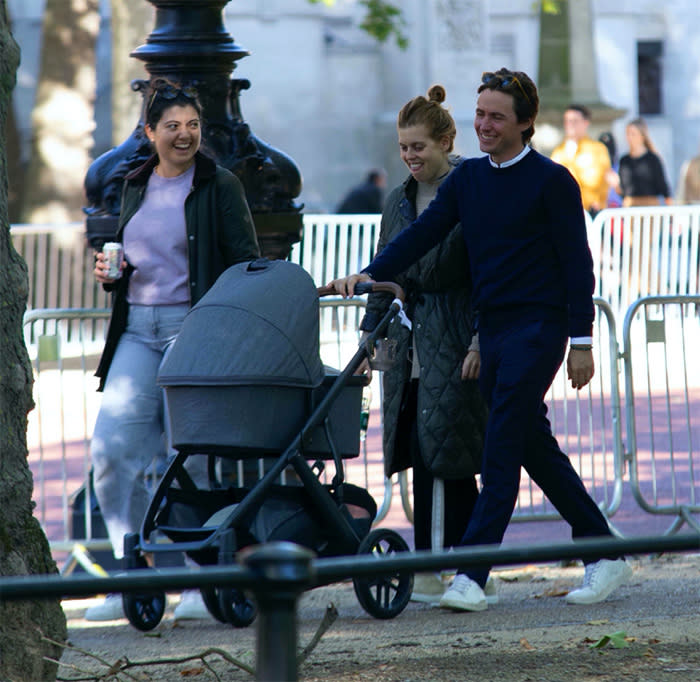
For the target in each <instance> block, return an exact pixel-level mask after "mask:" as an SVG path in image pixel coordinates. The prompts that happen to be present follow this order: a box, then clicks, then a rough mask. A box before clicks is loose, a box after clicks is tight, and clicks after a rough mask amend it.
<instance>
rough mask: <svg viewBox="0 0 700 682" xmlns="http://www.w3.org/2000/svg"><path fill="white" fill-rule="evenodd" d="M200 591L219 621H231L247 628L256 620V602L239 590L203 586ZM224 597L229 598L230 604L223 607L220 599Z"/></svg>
mask: <svg viewBox="0 0 700 682" xmlns="http://www.w3.org/2000/svg"><path fill="white" fill-rule="evenodd" d="M200 591H201V592H202V600H203V601H204V604H205V605H206V607H207V610H208V611H209V613H211V615H212V616H213V617H214V618H216V620H218V621H219V623H231V625H233V626H234V627H237V628H246V627H248V626H249V625H250V624H251V623H252V622H253V621H254V620H255V616H256V615H257V609H256V608H255V604H254V603H253V602H252V601H250V599H246V597H245V595H244V594H243V593H242V592H240V591H239V590H233V589H231V588H225V589H223V590H222V589H218V590H217V589H215V588H213V587H202V588H201V590H200ZM224 593H226V594H224ZM224 598H225V599H227V601H228V605H227V607H226V608H225V609H222V608H221V602H220V600H221V599H224Z"/></svg>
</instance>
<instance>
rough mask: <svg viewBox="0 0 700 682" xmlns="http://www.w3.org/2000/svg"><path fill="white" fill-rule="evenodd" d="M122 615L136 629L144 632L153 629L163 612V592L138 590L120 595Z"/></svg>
mask: <svg viewBox="0 0 700 682" xmlns="http://www.w3.org/2000/svg"><path fill="white" fill-rule="evenodd" d="M122 606H123V607H124V615H125V616H126V617H127V618H128V619H129V622H130V623H131V624H132V625H133V626H134V627H135V628H136V629H137V630H142V631H144V632H148V630H153V628H154V627H156V625H158V623H160V621H161V620H162V619H163V613H165V592H148V593H146V592H143V593H141V592H139V593H135V594H125V595H124V596H123V597H122Z"/></svg>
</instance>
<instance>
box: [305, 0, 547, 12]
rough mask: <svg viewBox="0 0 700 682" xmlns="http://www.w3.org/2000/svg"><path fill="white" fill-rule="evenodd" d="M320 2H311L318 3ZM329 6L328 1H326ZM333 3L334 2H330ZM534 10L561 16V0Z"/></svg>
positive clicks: (535, 6) (538, 0)
mask: <svg viewBox="0 0 700 682" xmlns="http://www.w3.org/2000/svg"><path fill="white" fill-rule="evenodd" d="M317 1H318V0H311V2H317ZM324 2H326V4H328V0H324ZM330 2H333V0H330ZM532 9H533V10H535V11H538V12H539V11H542V12H543V13H544V14H559V13H560V12H561V0H536V2H533V3H532Z"/></svg>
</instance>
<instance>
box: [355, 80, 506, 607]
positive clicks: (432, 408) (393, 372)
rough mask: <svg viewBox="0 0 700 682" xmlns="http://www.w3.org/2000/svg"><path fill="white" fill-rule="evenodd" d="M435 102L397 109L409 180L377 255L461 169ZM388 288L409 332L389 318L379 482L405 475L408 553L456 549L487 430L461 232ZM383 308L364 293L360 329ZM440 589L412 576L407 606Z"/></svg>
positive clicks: (385, 218) (430, 599)
mask: <svg viewBox="0 0 700 682" xmlns="http://www.w3.org/2000/svg"><path fill="white" fill-rule="evenodd" d="M444 101H445V88H444V87H442V86H441V85H433V86H432V87H431V88H430V89H429V90H428V93H427V96H426V97H424V96H422V95H419V96H418V97H414V98H413V99H411V100H410V101H408V102H407V103H406V104H405V105H404V106H403V107H402V108H401V110H400V111H399V114H398V119H397V132H398V143H399V154H400V156H401V160H402V161H403V162H404V163H405V164H406V167H407V168H408V171H409V176H408V177H407V178H406V180H404V181H403V182H402V183H401V184H400V185H399V186H398V187H396V188H395V189H394V190H393V191H392V192H391V193H390V194H389V196H388V198H387V201H386V204H385V206H384V212H383V214H382V221H381V231H380V236H379V242H378V245H377V250H378V252H379V251H381V250H382V249H383V248H384V246H385V245H386V244H388V243H389V242H390V241H391V240H392V239H393V238H394V237H395V236H396V235H397V234H398V233H399V232H401V230H403V229H404V228H405V227H407V226H408V225H410V224H411V222H412V221H413V220H414V219H415V218H416V216H418V215H419V214H420V213H421V212H422V211H423V209H425V207H426V206H427V205H428V204H429V203H430V201H431V200H432V199H433V197H434V196H435V194H436V193H437V190H438V187H439V186H440V184H441V183H442V182H443V181H444V179H445V178H446V177H447V176H448V175H449V174H450V172H451V171H452V169H453V168H455V167H456V166H457V165H459V163H460V162H461V158H460V157H459V156H455V155H453V154H451V152H452V150H453V148H454V140H455V136H456V134H457V128H456V126H455V122H454V119H453V118H452V116H451V115H450V113H449V112H448V111H447V109H446V108H445V107H444V106H443V102H444ZM396 281H397V282H398V283H399V284H400V285H401V286H402V287H403V289H404V290H405V292H406V307H407V312H408V316H409V318H410V319H411V320H412V322H413V330H412V331H409V330H407V329H406V327H404V326H402V325H401V323H400V322H399V321H398V320H394V322H392V323H391V325H390V327H389V331H388V333H387V336H388V337H389V338H390V339H393V340H395V342H396V344H397V353H396V356H397V362H396V364H395V365H394V366H393V367H392V368H391V369H390V370H388V371H386V372H384V375H383V377H382V381H383V389H384V392H383V405H382V408H383V418H384V421H383V424H384V432H383V441H384V443H383V444H384V469H385V473H386V475H387V477H390V476H391V475H392V474H395V473H397V472H399V471H403V470H405V469H408V468H412V469H413V516H414V518H413V525H414V533H415V548H416V550H427V549H430V548H431V547H432V548H433V549H435V550H438V549H442V548H443V547H451V546H454V545H457V544H459V541H460V540H461V539H462V535H463V534H464V530H465V529H466V526H467V523H468V522H469V518H470V516H471V512H472V509H473V507H474V503H475V501H476V498H477V494H478V489H477V484H476V480H475V474H476V473H477V472H479V471H480V468H481V450H482V445H483V434H484V428H485V424H486V407H485V404H484V401H483V399H482V397H481V394H480V392H479V387H478V384H477V381H476V379H477V377H478V374H479V365H480V356H479V349H478V340H477V339H476V338H475V340H474V342H472V337H473V336H474V325H473V319H472V311H471V306H470V298H471V284H470V278H469V267H468V263H467V254H466V247H465V244H464V239H463V238H462V234H461V228H460V226H459V225H458V224H457V225H455V227H454V229H453V230H452V232H451V234H450V236H449V237H448V238H447V239H445V240H444V241H443V242H441V243H440V244H438V245H437V246H436V247H435V248H433V249H432V250H431V251H429V252H428V253H427V254H426V255H425V256H423V257H422V258H421V259H420V260H419V261H418V262H416V263H415V264H414V265H412V266H411V267H410V268H408V269H407V270H406V271H404V272H403V273H402V274H401V275H400V276H399V277H397V279H396ZM390 303H391V300H390V297H389V296H387V295H386V294H379V293H377V294H371V295H370V296H369V299H368V301H367V311H366V315H365V317H364V319H363V321H362V324H361V329H362V330H364V331H366V332H369V331H372V330H373V329H374V328H375V326H376V324H377V323H378V321H379V320H380V319H381V318H382V316H383V315H384V313H385V311H386V310H387V308H388V307H389V305H390ZM465 358H466V359H465ZM463 361H464V368H463ZM462 374H464V376H466V377H468V378H467V379H462V376H461V375H462ZM488 587H489V590H487V592H489V593H491V596H492V597H493V593H492V590H491V589H490V588H491V585H489V586H488ZM443 592H444V586H443V582H442V579H441V576H440V574H435V573H418V574H416V578H415V585H414V590H413V597H412V598H413V599H414V601H421V602H426V603H431V604H437V603H438V602H439V600H440V597H441V596H442V594H443Z"/></svg>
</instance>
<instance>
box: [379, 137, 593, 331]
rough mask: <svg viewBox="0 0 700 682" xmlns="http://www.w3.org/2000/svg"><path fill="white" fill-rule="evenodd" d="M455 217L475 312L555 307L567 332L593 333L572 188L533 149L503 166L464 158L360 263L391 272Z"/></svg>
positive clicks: (564, 174)
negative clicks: (565, 319)
mask: <svg viewBox="0 0 700 682" xmlns="http://www.w3.org/2000/svg"><path fill="white" fill-rule="evenodd" d="M458 222H459V223H461V224H462V230H463V233H464V240H465V242H466V245H467V250H468V253H469V264H470V268H471V277H472V284H473V294H472V296H473V302H474V307H475V309H476V310H479V311H506V310H508V309H513V310H514V311H515V310H517V309H518V308H520V307H522V306H528V307H532V308H534V309H536V308H538V307H542V308H543V309H546V308H552V307H553V308H559V309H562V310H566V311H567V312H568V316H569V335H570V336H592V329H593V318H594V307H593V288H594V284H595V278H594V275H593V260H592V258H591V252H590V249H589V248H588V240H587V237H586V224H585V219H584V213H583V207H582V204H581V193H580V191H579V187H578V185H577V183H576V181H575V180H574V178H573V177H572V176H571V174H570V173H569V171H568V170H566V168H564V167H563V166H561V165H559V164H557V163H554V162H553V161H551V160H550V159H548V158H546V157H544V156H542V155H541V154H539V153H537V152H536V151H534V150H530V152H528V154H526V155H525V157H524V158H523V159H521V160H520V161H518V162H517V163H515V164H513V165H512V166H508V167H506V168H495V167H493V166H492V165H491V163H490V161H489V158H488V157H487V156H484V157H482V158H478V159H466V160H465V161H463V162H462V163H461V164H460V165H459V166H458V167H457V168H455V169H454V170H453V171H452V173H450V175H449V176H448V177H447V179H446V180H445V181H444V182H443V183H442V185H441V186H440V189H439V190H438V193H437V196H436V197H435V199H434V200H433V201H432V202H431V203H430V205H429V206H428V208H426V209H425V210H424V211H423V213H421V215H420V216H419V217H418V219H417V220H415V221H414V222H413V223H412V224H411V225H410V226H408V227H407V228H406V229H405V230H403V231H402V232H401V233H400V234H399V235H398V236H397V237H395V238H394V239H393V240H392V241H391V242H390V243H389V244H387V246H386V247H385V248H384V249H383V250H382V252H381V253H380V254H379V255H378V256H377V257H376V258H375V259H374V260H373V261H372V263H371V264H370V265H369V266H368V267H367V268H366V269H365V271H366V272H368V273H371V276H372V278H373V279H375V280H376V281H386V280H391V279H393V278H394V277H395V276H396V275H397V274H398V273H400V272H402V271H403V270H405V269H406V268H407V267H408V266H409V265H411V263H413V262H415V261H416V260H418V258H420V257H421V256H422V255H423V254H425V253H426V252H427V251H428V250H429V249H431V248H432V247H433V246H434V245H435V244H437V243H438V242H439V241H440V240H441V239H443V238H444V237H445V236H446V235H447V234H448V233H449V231H450V230H451V228H452V227H453V226H454V225H455V224H456V223H458Z"/></svg>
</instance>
